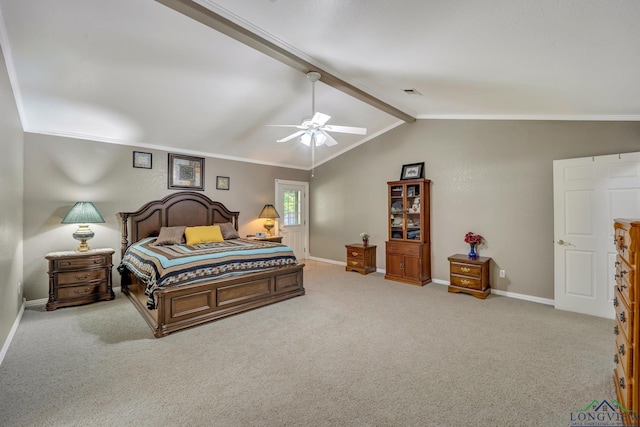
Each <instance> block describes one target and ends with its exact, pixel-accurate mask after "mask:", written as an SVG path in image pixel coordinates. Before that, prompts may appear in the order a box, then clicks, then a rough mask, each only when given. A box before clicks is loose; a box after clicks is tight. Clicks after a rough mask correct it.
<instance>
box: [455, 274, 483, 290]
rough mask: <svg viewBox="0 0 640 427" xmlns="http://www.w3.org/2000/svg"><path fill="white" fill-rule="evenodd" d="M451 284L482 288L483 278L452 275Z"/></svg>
mask: <svg viewBox="0 0 640 427" xmlns="http://www.w3.org/2000/svg"><path fill="white" fill-rule="evenodd" d="M451 284H452V285H455V286H462V287H464V288H469V289H477V290H479V291H481V290H482V280H480V279H475V278H473V277H462V276H453V275H452V276H451Z"/></svg>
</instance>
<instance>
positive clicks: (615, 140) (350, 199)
mask: <svg viewBox="0 0 640 427" xmlns="http://www.w3.org/2000/svg"><path fill="white" fill-rule="evenodd" d="M635 151H640V123H638V122H567V121H489V120H480V121H472V120H418V121H417V122H416V123H411V124H406V125H403V126H401V127H399V128H396V129H394V130H393V131H391V132H389V133H387V134H385V135H383V136H381V137H379V138H376V139H375V140H373V141H371V142H369V143H367V144H363V145H361V146H360V147H358V148H356V149H355V150H352V151H350V152H348V153H346V154H344V155H342V156H340V157H338V158H336V159H334V160H332V161H330V162H328V163H326V164H324V165H321V166H320V167H318V168H316V171H315V177H314V178H313V179H312V180H311V190H310V193H311V248H310V254H311V256H312V257H318V258H324V259H331V260H339V261H344V257H345V250H344V245H345V244H347V243H352V242H358V241H359V240H360V237H359V234H360V233H361V232H363V231H366V232H368V233H369V234H371V244H375V245H377V264H378V268H383V269H384V268H385V257H384V242H385V240H386V239H387V221H388V220H387V215H386V210H387V186H386V182H387V181H392V180H397V179H399V178H400V171H401V167H402V165H403V164H409V163H416V162H425V177H426V178H428V179H430V180H432V188H431V190H432V196H431V219H432V222H431V236H432V237H431V240H432V265H433V268H432V276H433V278H435V279H440V280H446V281H448V280H449V264H448V261H447V257H448V256H450V255H452V254H455V253H466V252H468V246H467V245H466V244H465V243H464V240H463V236H464V235H465V233H466V232H468V231H473V232H475V233H479V234H481V235H482V236H484V237H485V238H486V244H484V245H483V246H481V247H480V254H481V255H483V256H490V257H492V258H493V260H494V263H493V268H492V286H493V287H494V288H496V289H500V290H503V291H508V292H513V293H519V294H525V295H530V296H535V297H540V298H549V299H552V298H553V240H554V236H553V168H552V166H553V160H555V159H566V158H574V157H587V156H596V155H603V154H612V153H624V152H635ZM500 269H503V270H506V273H507V277H506V278H504V279H501V278H498V274H497V273H498V270H500Z"/></svg>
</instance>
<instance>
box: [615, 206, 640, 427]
mask: <svg viewBox="0 0 640 427" xmlns="http://www.w3.org/2000/svg"><path fill="white" fill-rule="evenodd" d="M613 227H614V233H615V234H614V236H615V240H614V242H615V245H616V251H617V255H616V262H615V267H616V274H615V279H616V284H615V289H614V298H613V305H614V307H615V310H616V325H615V326H614V333H615V349H614V355H613V360H614V362H615V368H614V370H613V375H614V377H613V379H614V382H615V385H616V391H617V396H618V402H620V403H621V404H622V406H623V407H624V408H620V410H621V413H622V416H623V419H624V421H625V424H626V425H637V424H636V423H637V422H638V419H637V417H638V415H640V402H639V397H640V393H639V390H638V385H639V384H640V383H639V381H640V375H639V374H640V372H639V370H640V363H639V361H640V355H639V354H638V349H639V347H640V346H639V345H638V343H639V342H640V330H639V329H640V328H639V326H640V322H639V319H638V317H639V316H638V313H637V312H636V311H637V310H636V309H637V308H638V304H639V293H638V281H639V278H638V274H637V272H636V266H638V265H639V264H640V220H635V221H633V220H626V219H616V220H615V222H614V226H613Z"/></svg>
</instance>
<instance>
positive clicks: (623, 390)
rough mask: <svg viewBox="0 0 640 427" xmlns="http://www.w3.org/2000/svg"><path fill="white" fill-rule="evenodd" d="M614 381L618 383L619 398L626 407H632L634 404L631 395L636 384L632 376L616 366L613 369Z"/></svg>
mask: <svg viewBox="0 0 640 427" xmlns="http://www.w3.org/2000/svg"><path fill="white" fill-rule="evenodd" d="M613 381H614V382H615V384H616V391H617V394H618V400H619V401H620V403H621V404H622V406H624V407H625V408H631V407H632V406H631V405H632V404H633V402H632V401H631V396H632V392H633V387H634V386H635V384H633V379H632V377H628V376H627V375H626V374H625V373H624V372H623V371H620V370H619V369H618V368H616V369H614V370H613Z"/></svg>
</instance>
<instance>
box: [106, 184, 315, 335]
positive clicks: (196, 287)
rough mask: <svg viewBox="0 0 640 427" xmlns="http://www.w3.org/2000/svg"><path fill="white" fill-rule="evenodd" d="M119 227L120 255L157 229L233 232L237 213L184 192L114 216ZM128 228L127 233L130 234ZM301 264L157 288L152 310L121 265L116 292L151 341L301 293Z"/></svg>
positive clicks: (134, 279)
mask: <svg viewBox="0 0 640 427" xmlns="http://www.w3.org/2000/svg"><path fill="white" fill-rule="evenodd" d="M118 215H119V216H120V219H121V223H122V242H121V256H124V253H125V251H126V249H127V248H128V247H129V245H130V242H131V243H134V242H137V241H139V240H140V239H143V238H145V237H150V236H157V235H158V233H159V232H160V227H171V226H179V225H184V226H188V227H192V226H198V225H212V224H217V223H223V222H231V223H232V224H233V225H234V227H235V228H236V230H237V229H238V216H239V212H232V211H230V210H228V209H227V208H226V207H225V206H224V205H223V204H222V203H219V202H214V201H212V200H211V199H209V198H208V197H207V196H205V195H204V194H202V193H196V192H190V191H183V192H179V193H174V194H171V195H169V196H167V197H165V198H163V199H162V200H155V201H152V202H149V203H147V204H145V205H144V206H142V207H141V208H140V209H138V210H137V211H135V212H119V214H118ZM129 227H130V229H131V233H130V234H129V231H128V230H129ZM303 268H304V264H298V265H295V266H288V267H278V268H275V269H271V270H266V271H264V272H260V273H247V274H242V275H237V276H232V277H228V278H220V279H212V280H210V281H206V282H202V283H197V284H192V285H184V286H178V287H173V288H172V287H169V288H161V289H157V290H156V291H155V292H154V295H155V297H156V301H157V309H155V310H149V309H148V308H147V295H145V294H144V291H145V285H144V284H143V283H142V282H141V281H140V280H139V279H138V278H137V277H136V276H134V275H133V274H132V273H131V272H130V271H128V270H127V269H126V268H125V267H123V266H120V267H119V268H118V271H119V272H120V275H121V290H122V293H124V294H125V295H127V297H129V299H130V300H131V302H132V303H133V305H134V306H135V307H136V309H137V310H138V312H140V314H141V315H142V317H143V318H144V319H145V320H146V322H147V324H148V325H149V327H150V328H151V330H152V331H153V334H154V336H155V337H157V338H160V337H163V336H166V335H168V334H170V333H171V332H175V331H179V330H182V329H185V328H189V327H192V326H196V325H200V324H202V323H206V322H210V321H212V320H216V319H220V318H222V317H226V316H230V315H233V314H237V313H242V312H245V311H248V310H252V309H254V308H258V307H262V306H265V305H268V304H273V303H275V302H279V301H283V300H286V299H289V298H293V297H297V296H299V295H304V293H305V290H304V287H303V277H302V269H303Z"/></svg>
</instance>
